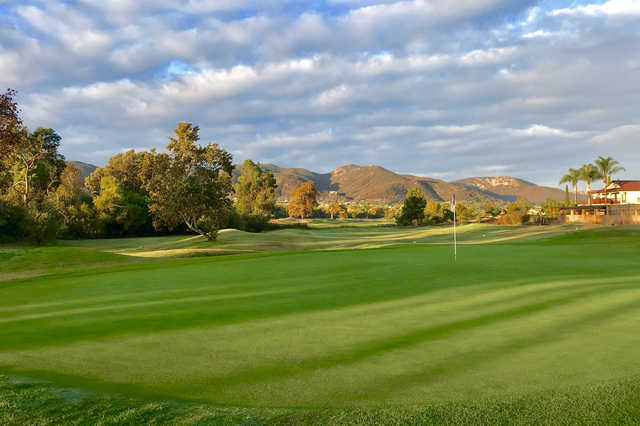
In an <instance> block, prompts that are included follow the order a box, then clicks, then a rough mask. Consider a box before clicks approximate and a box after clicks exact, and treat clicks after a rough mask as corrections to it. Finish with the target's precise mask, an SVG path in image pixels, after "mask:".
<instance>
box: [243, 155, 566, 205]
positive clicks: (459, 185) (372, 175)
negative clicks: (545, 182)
mask: <svg viewBox="0 0 640 426" xmlns="http://www.w3.org/2000/svg"><path fill="white" fill-rule="evenodd" d="M261 166H262V167H263V168H265V169H268V170H270V171H271V172H273V174H274V176H275V178H276V183H277V184H278V188H277V189H276V197H277V198H278V200H281V201H287V200H288V198H289V194H290V193H291V191H292V190H293V188H295V187H296V186H299V185H300V184H301V183H302V182H305V181H308V180H312V181H313V182H314V183H315V184H316V188H317V189H318V191H319V192H320V197H319V198H320V200H321V201H332V200H336V201H341V202H344V201H365V200H366V201H379V202H385V203H399V202H402V200H404V197H405V195H406V193H407V191H408V190H409V189H411V188H412V187H414V186H418V187H420V188H421V189H422V191H423V192H424V193H425V195H426V196H427V198H429V199H434V200H436V201H449V200H451V198H452V196H453V195H454V194H455V196H456V199H457V200H460V201H467V202H490V201H491V202H498V203H502V202H513V201H516V200H517V199H519V198H524V199H526V200H528V201H530V202H532V203H538V204H539V203H542V202H544V201H545V200H546V199H547V198H553V199H556V200H558V201H561V200H563V199H564V191H562V190H560V189H557V188H551V187H546V186H539V185H536V184H535V183H531V182H527V181H525V180H522V179H518V178H514V177H509V176H498V177H473V178H467V179H461V180H456V181H451V182H447V181H444V180H440V179H434V178H429V177H421V176H413V175H406V174H398V173H394V172H392V171H391V170H387V169H385V168H383V167H380V166H357V165H354V164H349V165H346V166H342V167H339V168H337V169H335V170H333V171H331V172H329V173H315V172H312V171H310V170H307V169H301V168H285V167H278V166H276V165H273V164H261ZM241 173H242V166H241V165H240V166H237V167H236V169H235V171H234V177H236V178H237V177H238V176H239V175H240V174H241Z"/></svg>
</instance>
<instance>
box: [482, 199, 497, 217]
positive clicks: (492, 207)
mask: <svg viewBox="0 0 640 426" xmlns="http://www.w3.org/2000/svg"><path fill="white" fill-rule="evenodd" d="M482 212H483V213H484V214H485V215H486V216H491V217H496V216H498V215H499V214H500V213H501V212H502V209H501V208H500V207H498V206H497V205H496V204H495V203H492V202H488V203H486V204H485V205H484V206H483V207H482Z"/></svg>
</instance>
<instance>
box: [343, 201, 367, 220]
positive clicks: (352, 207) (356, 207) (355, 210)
mask: <svg viewBox="0 0 640 426" xmlns="http://www.w3.org/2000/svg"><path fill="white" fill-rule="evenodd" d="M347 214H348V215H349V216H350V217H351V218H353V219H356V218H358V217H361V216H364V214H365V209H364V208H363V207H362V206H361V205H360V204H349V205H348V206H347Z"/></svg>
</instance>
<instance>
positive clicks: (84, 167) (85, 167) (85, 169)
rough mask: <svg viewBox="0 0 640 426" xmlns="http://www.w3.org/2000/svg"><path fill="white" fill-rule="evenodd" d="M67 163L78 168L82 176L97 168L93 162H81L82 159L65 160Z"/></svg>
mask: <svg viewBox="0 0 640 426" xmlns="http://www.w3.org/2000/svg"><path fill="white" fill-rule="evenodd" d="M67 164H71V165H72V166H73V167H75V168H76V169H78V170H80V172H81V173H82V177H85V178H86V177H87V176H89V175H90V174H91V173H93V171H94V170H95V169H97V168H98V166H94V165H93V164H89V163H83V162H82V161H67Z"/></svg>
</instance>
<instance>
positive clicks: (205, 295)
mask: <svg viewBox="0 0 640 426" xmlns="http://www.w3.org/2000/svg"><path fill="white" fill-rule="evenodd" d="M386 225H387V224H386V223H385V222H384V221H382V220H378V221H376V220H369V221H367V220H362V221H348V220H344V221H330V220H324V221H323V220H318V221H315V222H313V221H312V223H311V225H310V226H309V227H308V228H306V229H304V228H292V229H280V230H275V231H268V232H262V233H256V234H251V233H246V232H242V231H237V230H223V231H221V232H220V234H219V237H218V240H217V241H215V242H208V241H206V240H205V239H204V238H202V237H199V236H192V235H186V236H161V237H149V238H127V239H102V240H100V239H98V240H77V241H58V242H57V243H56V244H55V245H51V246H43V247H35V246H26V245H4V246H0V424H23V423H25V422H29V423H37V424H74V423H84V424H113V423H129V424H141V423H176V424H178V423H179V424H416V423H434V424H465V423H474V424H478V423H491V424H495V423H499V424H525V423H526V424H530V423H537V424H592V423H609V424H634V423H636V422H637V420H638V418H640V362H639V360H640V332H639V331H640V262H639V261H638V260H639V254H640V228H637V227H605V226H590V227H588V226H582V225H579V226H576V225H572V226H569V225H552V226H511V227H509V226H496V225H481V224H473V225H465V226H460V227H459V228H458V242H459V244H458V249H457V259H455V260H454V257H453V245H452V229H451V227H438V226H432V227H421V228H401V227H391V226H386Z"/></svg>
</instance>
